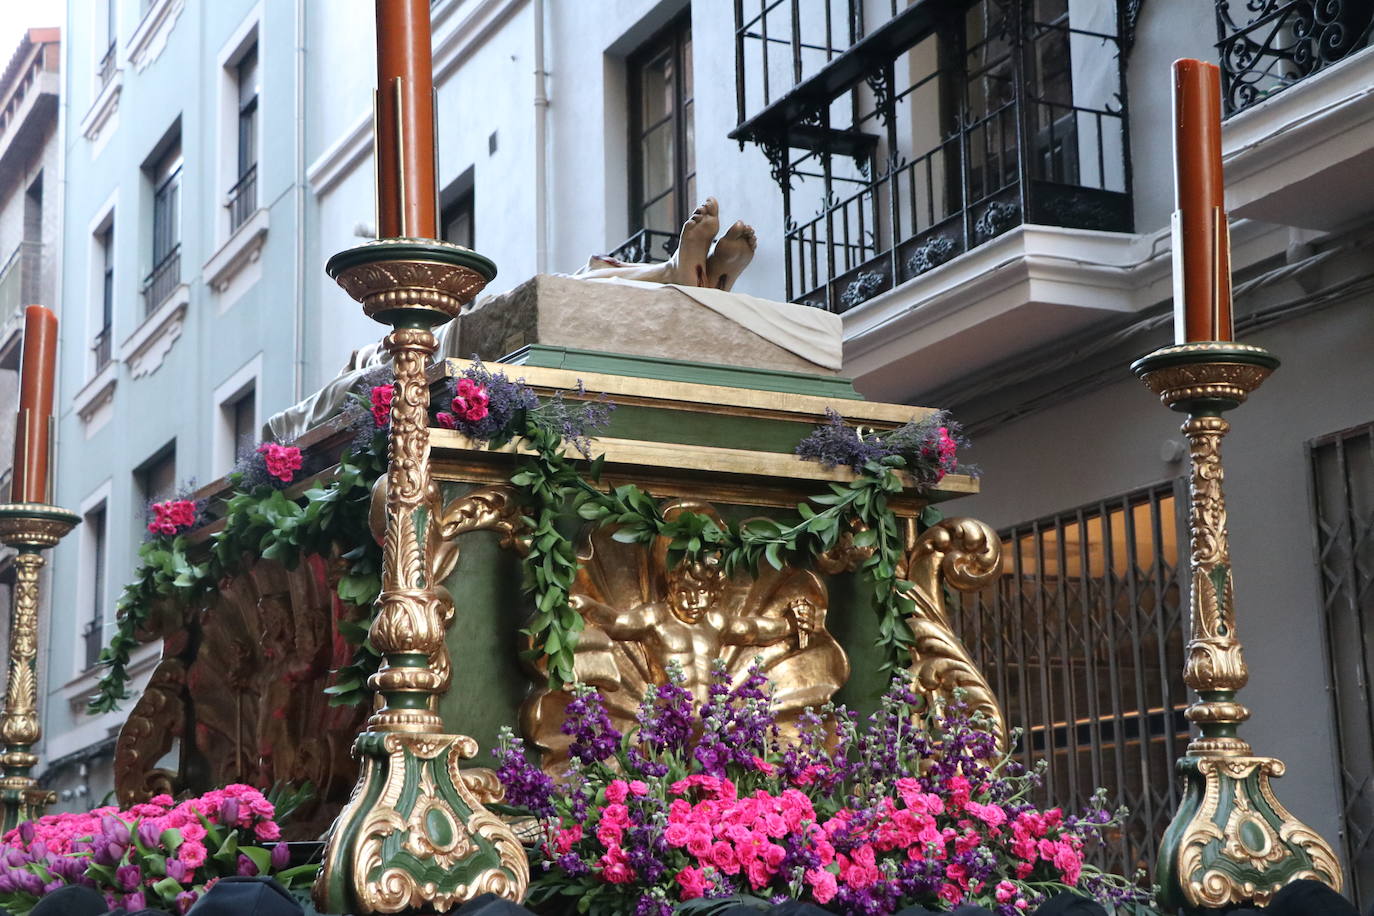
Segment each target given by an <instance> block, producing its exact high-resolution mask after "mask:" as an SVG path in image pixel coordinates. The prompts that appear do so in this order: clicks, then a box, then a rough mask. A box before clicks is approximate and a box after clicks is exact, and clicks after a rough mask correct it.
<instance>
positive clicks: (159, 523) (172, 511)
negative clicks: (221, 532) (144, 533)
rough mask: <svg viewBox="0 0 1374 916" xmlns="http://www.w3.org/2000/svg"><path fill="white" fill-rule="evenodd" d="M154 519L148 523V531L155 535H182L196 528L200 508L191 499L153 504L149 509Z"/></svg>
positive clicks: (170, 500) (169, 500)
mask: <svg viewBox="0 0 1374 916" xmlns="http://www.w3.org/2000/svg"><path fill="white" fill-rule="evenodd" d="M149 508H150V509H151V510H152V513H153V518H152V520H151V521H149V522H148V531H150V532H151V533H153V534H168V535H174V534H180V533H181V532H183V531H189V530H190V529H192V528H194V527H195V526H196V521H197V518H198V517H199V515H200V508H201V507H200V506H198V505H197V504H196V502H195V501H194V500H190V499H168V500H164V501H163V502H160V503H153V504H152V506H150V507H149Z"/></svg>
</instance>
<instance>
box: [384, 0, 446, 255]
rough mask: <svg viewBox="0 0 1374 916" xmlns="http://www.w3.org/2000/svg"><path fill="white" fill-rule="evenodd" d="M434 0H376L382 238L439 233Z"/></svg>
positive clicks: (416, 236)
mask: <svg viewBox="0 0 1374 916" xmlns="http://www.w3.org/2000/svg"><path fill="white" fill-rule="evenodd" d="M429 6H430V0H377V115H376V122H375V124H374V127H375V129H376V150H375V151H376V156H377V237H378V238H383V239H386V238H397V237H401V236H404V237H407V238H426V239H432V238H436V237H437V236H438V233H439V217H438V212H437V211H438V192H437V178H436V175H435V152H434V149H435V147H434V60H433V55H432V53H431V50H430V22H429Z"/></svg>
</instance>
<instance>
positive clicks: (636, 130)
mask: <svg viewBox="0 0 1374 916" xmlns="http://www.w3.org/2000/svg"><path fill="white" fill-rule="evenodd" d="M626 70H627V71H628V75H629V87H628V88H629V107H630V174H629V179H630V187H629V192H630V194H629V197H630V229H631V230H632V231H633V233H634V235H632V236H631V238H630V240H629V241H628V242H627V243H626V244H627V245H629V244H632V243H634V242H635V241H636V240H638V243H639V248H640V257H638V258H635V260H655V261H661V260H665V259H667V258H668V257H670V256H671V255H672V253H673V252H674V251H675V250H676V249H677V241H678V234H679V231H680V230H681V228H682V224H683V222H685V221H686V219H687V216H688V215H689V214H690V213H691V212H692V209H693V208H694V207H695V206H696V203H697V202H696V193H697V191H696V172H697V166H696V139H695V136H694V130H693V124H692V121H693V104H692V100H693V89H692V27H691V19H690V16H689V15H688V14H686V13H684V14H683V15H682V16H681V17H679V18H678V19H677V20H675V21H674V22H673V23H672V25H670V26H668V27H667V28H666V29H664V30H663V31H662V32H660V33H659V34H658V35H656V36H655V37H654V38H653V39H651V40H650V41H648V42H647V43H645V44H644V45H643V46H641V47H640V48H639V49H638V50H636V51H635V52H634V53H633V54H631V55H630V57H629V58H628V59H627V60H626ZM621 247H622V249H623V248H624V247H625V246H623V245H622V246H621ZM623 254H624V252H619V255H623Z"/></svg>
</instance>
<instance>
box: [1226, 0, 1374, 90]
mask: <svg viewBox="0 0 1374 916" xmlns="http://www.w3.org/2000/svg"><path fill="white" fill-rule="evenodd" d="M1371 29H1374V5H1372V4H1370V3H1369V2H1368V0H1244V2H1243V3H1242V2H1241V0H1217V48H1218V49H1219V50H1220V52H1221V55H1220V56H1221V74H1222V77H1221V78H1222V98H1223V100H1224V103H1225V106H1226V113H1227V114H1228V115H1232V114H1235V113H1236V112H1238V111H1243V110H1244V109H1246V108H1248V107H1249V106H1251V105H1254V104H1256V103H1258V102H1262V101H1264V100H1265V99H1267V98H1269V97H1270V96H1271V95H1273V94H1274V93H1276V92H1280V91H1282V90H1284V89H1286V88H1288V87H1289V86H1291V85H1293V84H1294V83H1296V82H1298V81H1300V80H1303V79H1305V78H1307V77H1309V76H1311V75H1312V74H1313V73H1316V72H1318V71H1319V70H1322V69H1324V68H1326V67H1329V66H1330V65H1332V64H1334V63H1337V62H1338V61H1341V60H1344V59H1345V58H1347V57H1349V56H1350V55H1351V54H1354V53H1355V52H1356V51H1360V50H1362V49H1364V48H1365V47H1367V46H1368V45H1369V38H1370V32H1371Z"/></svg>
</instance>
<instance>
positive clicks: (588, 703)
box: [559, 684, 620, 763]
mask: <svg viewBox="0 0 1374 916" xmlns="http://www.w3.org/2000/svg"><path fill="white" fill-rule="evenodd" d="M559 730H560V731H562V732H563V734H565V735H569V736H571V737H572V744H571V745H570V746H569V747H568V753H569V754H571V755H572V756H573V757H575V758H576V759H578V760H580V761H582V762H583V763H601V762H602V761H605V760H608V759H610V757H611V756H612V755H613V754H615V752H616V751H617V750H619V749H620V732H619V731H617V730H616V727H615V726H614V725H612V724H611V717H610V716H608V715H607V714H606V707H605V706H603V705H602V703H601V694H599V693H597V691H596V690H595V689H594V688H592V687H588V686H587V685H585V684H577V685H575V686H574V687H573V700H572V702H571V703H569V704H568V708H567V710H566V712H565V713H564V719H563V724H562V726H560V729H559Z"/></svg>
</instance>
